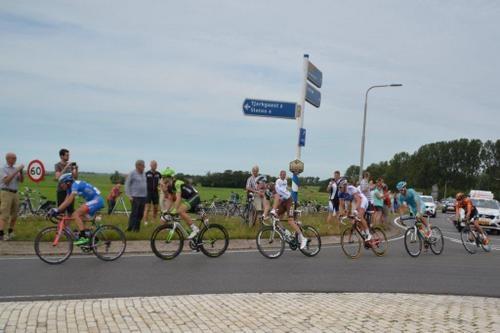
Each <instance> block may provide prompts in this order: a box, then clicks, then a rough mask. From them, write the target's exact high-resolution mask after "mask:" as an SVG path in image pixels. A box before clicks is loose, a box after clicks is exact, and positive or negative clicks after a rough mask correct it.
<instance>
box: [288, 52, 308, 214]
mask: <svg viewBox="0 0 500 333" xmlns="http://www.w3.org/2000/svg"><path fill="white" fill-rule="evenodd" d="M308 68H309V55H308V54H304V62H303V67H302V69H303V73H304V80H303V81H302V87H301V92H300V101H299V105H300V115H299V117H298V118H297V154H296V159H298V160H300V157H301V151H302V147H301V145H300V142H299V141H300V129H301V128H303V127H304V113H305V112H304V111H305V109H306V93H307V71H308ZM292 198H293V202H294V203H295V205H297V202H298V200H299V175H298V174H297V173H296V172H295V173H294V174H293V176H292Z"/></svg>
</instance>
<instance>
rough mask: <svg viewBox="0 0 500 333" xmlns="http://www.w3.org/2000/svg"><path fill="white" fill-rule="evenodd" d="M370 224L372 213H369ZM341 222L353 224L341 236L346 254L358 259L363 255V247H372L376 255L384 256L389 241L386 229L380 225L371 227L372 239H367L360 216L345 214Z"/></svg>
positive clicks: (341, 243) (341, 242)
mask: <svg viewBox="0 0 500 333" xmlns="http://www.w3.org/2000/svg"><path fill="white" fill-rule="evenodd" d="M367 215H368V218H367V221H368V225H370V222H369V221H370V214H367ZM340 222H341V223H342V224H344V225H346V224H347V223H349V224H351V225H350V226H348V227H347V228H346V229H344V231H342V235H341V236H340V245H341V247H342V251H343V252H344V254H345V255H346V256H347V257H349V258H351V259H356V258H359V256H360V255H361V247H362V246H364V247H365V249H367V250H368V249H371V250H372V251H373V253H375V255H377V256H379V257H382V256H383V255H385V253H386V252H387V248H388V246H389V243H388V242H387V236H386V234H385V232H384V230H383V229H382V228H381V227H379V226H373V227H370V233H371V234H372V239H371V240H369V241H367V240H366V239H365V238H366V236H365V235H364V234H363V233H362V232H361V220H360V218H359V217H358V216H349V217H347V216H343V217H341V219H340Z"/></svg>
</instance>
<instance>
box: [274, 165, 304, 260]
mask: <svg viewBox="0 0 500 333" xmlns="http://www.w3.org/2000/svg"><path fill="white" fill-rule="evenodd" d="M274 191H275V194H274V204H273V209H272V210H271V215H273V216H277V217H281V216H282V215H284V214H285V213H288V224H289V225H290V227H292V228H293V230H294V231H295V232H296V233H297V234H298V235H299V242H300V249H301V250H302V249H304V248H305V247H306V246H307V238H306V237H304V235H303V234H302V231H301V230H300V228H299V226H298V225H297V223H295V218H294V215H295V214H294V204H293V200H292V195H291V193H290V191H289V190H288V182H287V180H286V171H285V170H281V171H280V177H279V178H278V179H277V180H276V184H275V185H274Z"/></svg>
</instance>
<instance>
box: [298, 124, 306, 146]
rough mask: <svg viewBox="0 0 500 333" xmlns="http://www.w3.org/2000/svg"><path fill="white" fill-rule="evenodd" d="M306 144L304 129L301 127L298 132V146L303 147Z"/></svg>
mask: <svg viewBox="0 0 500 333" xmlns="http://www.w3.org/2000/svg"><path fill="white" fill-rule="evenodd" d="M305 145H306V129H305V128H301V129H300V133H299V146H301V147H304V146H305Z"/></svg>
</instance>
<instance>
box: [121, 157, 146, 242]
mask: <svg viewBox="0 0 500 333" xmlns="http://www.w3.org/2000/svg"><path fill="white" fill-rule="evenodd" d="M144 168H145V164H144V161H143V160H137V161H136V162H135V170H133V171H132V172H130V174H129V175H128V177H127V180H126V181H125V193H126V194H127V196H128V198H129V199H130V202H131V203H132V210H131V212H130V216H129V219H128V228H127V231H134V232H139V230H140V228H141V220H142V216H143V215H144V206H145V205H146V196H147V185H146V175H145V174H144Z"/></svg>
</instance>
